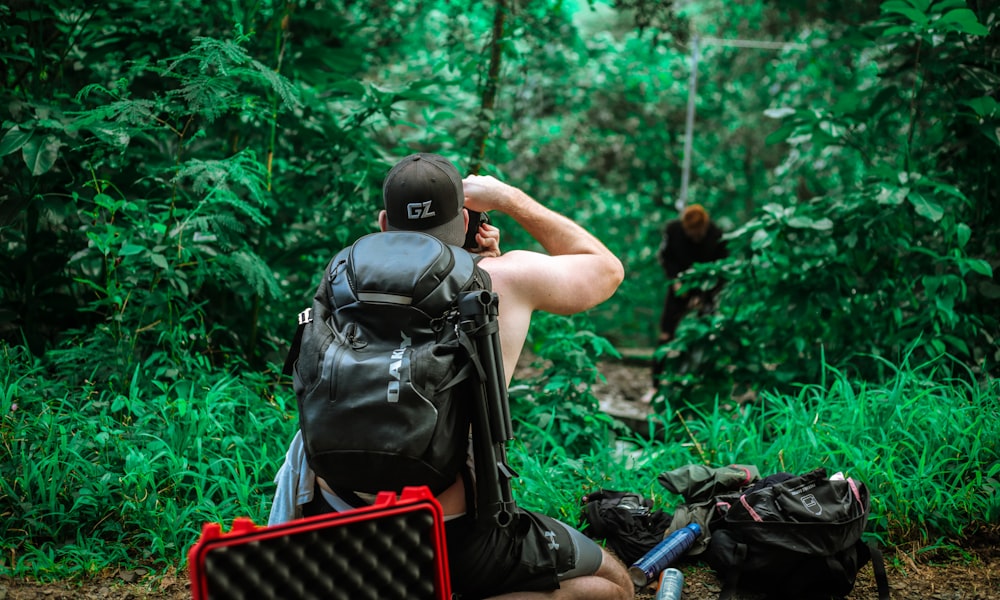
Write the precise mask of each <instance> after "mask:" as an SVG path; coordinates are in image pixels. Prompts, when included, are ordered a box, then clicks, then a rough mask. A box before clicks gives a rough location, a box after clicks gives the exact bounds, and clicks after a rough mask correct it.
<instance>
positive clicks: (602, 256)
mask: <svg viewBox="0 0 1000 600" xmlns="http://www.w3.org/2000/svg"><path fill="white" fill-rule="evenodd" d="M463 186H464V188H465V202H466V206H467V207H469V208H471V209H473V210H479V211H486V210H494V211H499V212H502V213H505V214H507V215H509V216H510V217H512V218H513V219H514V220H515V221H516V222H517V223H518V224H519V225H521V226H522V227H524V229H525V230H526V231H527V232H528V233H530V234H531V235H532V236H533V237H534V238H535V240H537V241H538V242H539V243H540V244H541V245H542V247H543V248H545V250H546V251H547V252H548V253H549V254H543V253H539V252H529V251H525V250H514V251H511V252H507V253H506V254H503V255H501V256H492V257H487V258H483V260H482V261H481V262H480V263H479V264H480V265H481V266H482V267H483V268H484V269H485V270H486V271H487V272H489V274H490V277H491V278H492V280H493V290H494V291H495V292H497V294H498V295H499V297H500V316H499V322H500V345H501V348H502V349H503V355H504V371H505V375H506V377H507V383H510V378H511V376H512V374H513V373H514V368H515V367H516V365H517V360H518V357H519V356H520V354H521V348H522V347H523V346H524V340H525V338H526V337H527V335H528V328H529V327H530V325H531V314H532V312H533V311H535V310H544V311H546V312H551V313H556V314H561V315H570V314H573V313H577V312H581V311H584V310H587V309H588V308H591V307H593V306H596V305H597V304H600V303H601V302H604V301H605V300H607V299H608V298H610V297H611V295H612V294H613V293H614V292H615V290H616V289H618V286H619V284H621V282H622V279H623V278H624V277H625V271H624V268H623V267H622V263H621V261H620V260H618V257H616V256H615V255H614V254H612V253H611V251H610V250H608V249H607V248H606V247H605V246H604V244H602V243H601V242H600V241H599V240H598V239H597V238H596V237H594V236H593V235H591V234H590V233H588V232H587V230H585V229H584V228H583V227H580V226H579V225H577V224H576V223H574V222H573V221H572V220H570V219H568V218H566V217H564V216H562V215H560V214H558V213H556V212H554V211H552V210H549V209H548V208H545V207H544V206H542V205H541V204H539V203H538V202H536V201H535V200H534V199H532V198H531V197H530V196H528V195H527V194H525V193H524V192H522V191H521V190H519V189H517V188H515V187H513V186H510V185H507V184H505V183H502V182H500V181H498V180H497V179H495V178H493V177H488V176H487V177H482V176H476V175H472V176H469V177H467V178H466V179H465V180H464V181H463Z"/></svg>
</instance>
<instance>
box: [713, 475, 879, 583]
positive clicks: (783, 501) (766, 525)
mask: <svg viewBox="0 0 1000 600" xmlns="http://www.w3.org/2000/svg"><path fill="white" fill-rule="evenodd" d="M868 513H869V493H868V488H867V487H866V486H865V484H863V483H861V482H858V481H854V480H852V479H849V478H846V479H845V478H839V477H838V478H836V479H830V478H827V476H826V471H825V470H824V469H822V468H820V469H816V470H815V471H812V472H810V473H807V474H805V475H801V476H792V475H790V474H787V473H781V474H776V475H772V476H769V477H766V478H764V479H762V480H760V481H758V482H757V483H755V484H754V485H753V486H751V487H749V488H747V489H746V490H745V491H743V492H741V493H736V494H728V495H722V496H719V497H717V498H716V505H715V513H714V516H713V517H712V520H711V521H710V523H709V529H710V532H711V539H710V540H709V543H708V548H707V550H706V551H705V552H704V553H703V554H702V555H701V556H700V558H702V559H704V560H705V561H706V562H707V563H708V564H709V565H710V566H711V567H712V568H713V569H714V570H715V571H716V573H717V574H718V575H719V578H720V579H721V580H722V581H723V583H724V587H723V590H722V594H721V595H720V596H719V598H720V599H721V600H725V599H728V598H731V597H732V596H733V594H734V593H736V591H737V590H740V591H747V592H755V593H763V594H766V596H767V598H775V599H793V598H794V599H797V600H819V599H822V600H830V599H842V598H846V597H847V596H848V594H849V593H850V592H851V590H852V589H853V588H854V582H855V579H856V577H857V574H858V571H859V570H860V569H861V567H863V566H864V565H865V564H866V563H867V562H868V561H869V560H871V561H872V564H873V566H874V568H875V575H876V581H877V583H878V588H879V598H880V599H882V600H884V599H887V598H888V597H889V588H888V581H887V579H886V574H885V568H884V565H883V562H882V557H881V553H880V552H879V551H878V549H877V548H876V547H875V546H874V545H869V544H866V543H865V542H864V541H862V539H861V535H862V533H863V532H864V531H865V527H866V525H867V522H868Z"/></svg>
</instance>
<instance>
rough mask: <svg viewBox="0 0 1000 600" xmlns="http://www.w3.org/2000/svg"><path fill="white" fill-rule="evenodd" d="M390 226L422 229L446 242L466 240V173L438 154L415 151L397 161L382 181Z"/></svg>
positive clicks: (452, 242)
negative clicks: (464, 214)
mask: <svg viewBox="0 0 1000 600" xmlns="http://www.w3.org/2000/svg"><path fill="white" fill-rule="evenodd" d="M382 202H383V203H384V205H385V212H386V221H387V228H388V229H389V230H405V231H422V232H424V233H428V234H430V235H433V236H434V237H436V238H438V239H439V240H441V241H442V242H444V243H446V244H452V245H454V246H461V245H462V244H463V243H464V242H465V219H464V217H463V215H462V208H463V207H464V206H465V193H464V192H463V191H462V176H461V175H459V173H458V169H456V168H455V165H453V164H451V161H449V160H448V159H446V158H444V157H443V156H440V155H438V154H428V153H423V152H421V153H417V154H411V155H409V156H407V157H406V158H404V159H403V160H401V161H399V162H398V163H396V166H394V167H393V168H392V169H390V170H389V174H388V175H386V177H385V183H384V184H383V185H382Z"/></svg>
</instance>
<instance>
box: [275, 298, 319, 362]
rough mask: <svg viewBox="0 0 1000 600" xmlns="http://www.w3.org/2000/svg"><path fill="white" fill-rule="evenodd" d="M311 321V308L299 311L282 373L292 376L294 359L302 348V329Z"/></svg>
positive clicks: (297, 357) (296, 358)
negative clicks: (297, 321)
mask: <svg viewBox="0 0 1000 600" xmlns="http://www.w3.org/2000/svg"><path fill="white" fill-rule="evenodd" d="M311 322H312V308H307V309H305V310H304V311H302V312H300V313H299V324H298V326H297V327H296V328H295V335H294V336H293V337H292V345H291V346H290V347H289V348H288V355H286V356H285V365H284V366H283V367H282V368H281V374H282V375H287V376H289V377H291V376H292V371H293V370H294V369H295V361H296V360H298V359H299V351H300V350H301V348H302V331H303V330H305V328H306V325H308V324H309V323H311Z"/></svg>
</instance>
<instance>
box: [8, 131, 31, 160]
mask: <svg viewBox="0 0 1000 600" xmlns="http://www.w3.org/2000/svg"><path fill="white" fill-rule="evenodd" d="M33 133H34V131H21V129H20V128H19V127H18V126H17V125H15V126H14V127H12V128H11V129H10V131H8V132H7V133H5V134H4V136H3V139H0V156H7V155H8V154H10V153H12V152H17V151H18V150H20V149H21V146H23V145H25V144H26V143H28V140H30V139H31V135H32V134H33Z"/></svg>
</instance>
